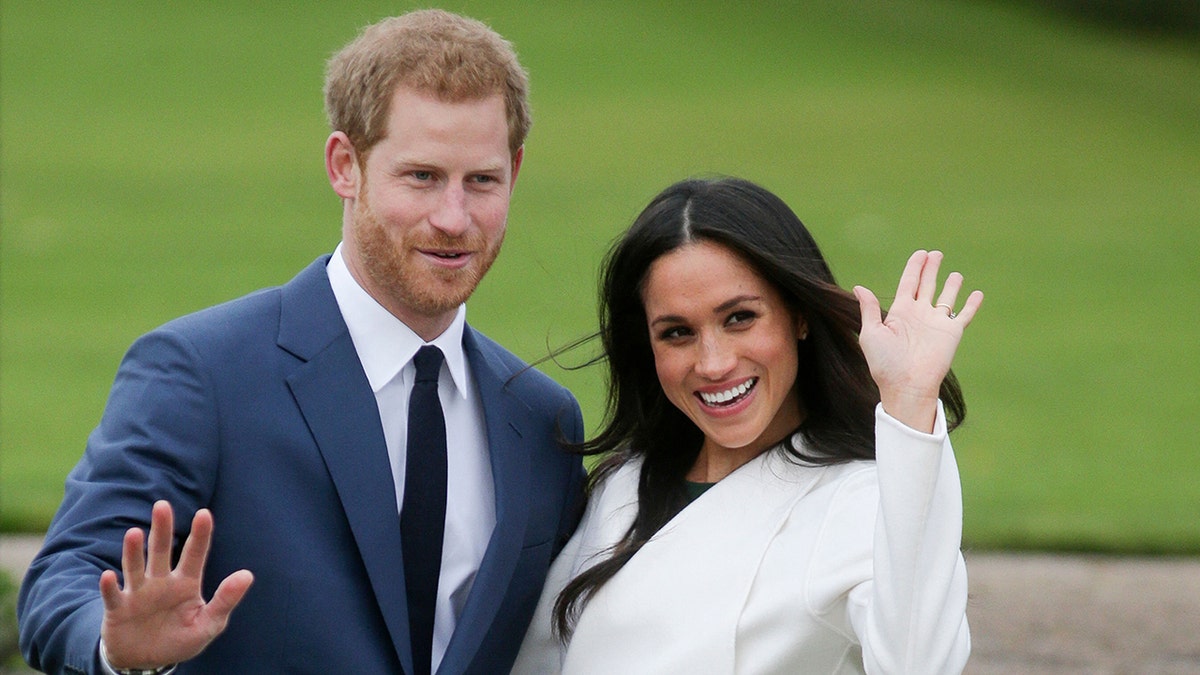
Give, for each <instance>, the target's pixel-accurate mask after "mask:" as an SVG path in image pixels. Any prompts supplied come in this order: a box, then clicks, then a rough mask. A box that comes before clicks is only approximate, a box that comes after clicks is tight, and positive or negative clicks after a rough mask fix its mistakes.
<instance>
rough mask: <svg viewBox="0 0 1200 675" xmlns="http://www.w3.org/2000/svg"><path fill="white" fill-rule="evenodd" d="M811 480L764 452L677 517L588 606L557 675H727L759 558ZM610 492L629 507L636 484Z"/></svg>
mask: <svg viewBox="0 0 1200 675" xmlns="http://www.w3.org/2000/svg"><path fill="white" fill-rule="evenodd" d="M820 472H821V469H816V470H813V469H811V468H809V467H803V466H801V465H799V464H796V463H794V462H792V461H789V460H788V459H787V458H785V457H783V456H782V453H781V452H779V451H768V452H765V453H763V454H762V455H759V456H758V457H757V458H755V459H753V460H751V461H750V462H748V463H747V464H745V465H744V466H742V467H740V468H739V469H737V470H736V471H734V472H733V473H731V474H730V475H729V476H727V477H725V479H723V480H722V481H720V482H719V483H717V484H716V485H715V486H713V487H712V489H710V490H709V491H708V492H706V493H705V494H704V495H702V496H701V497H700V498H699V499H697V500H696V501H695V502H693V503H692V504H690V505H688V506H687V507H686V508H684V509H683V510H682V511H680V512H679V513H678V514H677V515H676V516H675V517H674V518H673V519H672V520H671V521H670V522H668V523H667V524H666V525H664V526H663V527H662V529H661V530H659V531H658V533H657V534H655V535H654V537H652V538H651V539H650V541H648V542H646V544H645V545H644V546H643V547H642V548H641V550H639V551H638V552H637V553H636V554H635V555H634V556H633V558H631V559H630V560H629V562H627V563H626V564H625V566H624V567H623V568H622V569H621V571H620V572H618V573H617V574H616V575H615V576H614V577H613V578H611V579H610V580H609V581H608V583H606V584H605V585H604V587H603V588H601V589H600V590H599V591H597V592H596V594H595V595H594V596H593V597H592V598H591V599H590V600H589V601H588V604H587V607H586V609H585V610H584V611H583V613H582V614H581V615H580V617H579V622H578V624H577V625H576V627H575V632H574V635H573V637H572V639H571V647H570V652H569V654H568V656H567V662H566V664H565V668H564V670H565V671H572V667H575V668H578V664H581V663H582V664H587V663H596V662H604V663H607V664H609V665H611V666H612V672H629V671H632V670H637V671H640V672H714V673H731V672H734V670H735V666H734V662H733V657H734V654H735V653H736V649H735V645H734V640H735V638H736V635H737V625H738V621H739V620H740V618H741V615H742V610H743V608H744V605H745V600H746V597H747V595H748V594H749V592H750V586H751V585H752V584H753V582H754V580H755V578H756V575H757V573H758V565H759V563H760V562H761V556H762V553H763V551H765V550H766V548H767V546H768V545H769V542H770V540H771V538H772V537H774V536H775V533H776V532H777V530H778V527H779V526H780V524H781V523H782V522H783V521H784V519H786V517H787V514H788V513H790V511H791V509H792V506H793V505H794V504H795V502H796V501H797V500H798V499H800V498H801V497H802V496H803V495H804V494H805V493H806V492H808V491H809V490H810V489H811V488H812V485H813V483H814V480H815V479H816V477H817V476H818V475H819V474H820ZM614 477H616V476H614ZM614 487H618V486H614ZM608 489H610V488H606V491H607V490H608ZM619 489H620V490H621V492H620V493H617V494H614V495H613V497H612V498H613V499H614V500H617V501H615V502H614V503H636V501H637V477H636V475H634V476H630V477H628V478H627V479H626V480H625V481H624V482H623V483H622V485H621V486H619ZM605 497H606V498H608V495H607V494H606V495H605ZM622 497H623V499H622ZM621 534H623V532H621ZM630 607H637V608H638V611H636V612H631V611H629V608H630ZM664 626H666V627H669V629H668V630H667V632H665V633H664V632H663V627H664ZM614 644H625V645H626V646H627V648H626V649H623V650H618V651H613V645H614ZM594 659H603V660H602V661H596V660H594ZM622 659H627V660H631V661H632V662H630V663H626V662H624V661H622ZM685 664H686V665H685Z"/></svg>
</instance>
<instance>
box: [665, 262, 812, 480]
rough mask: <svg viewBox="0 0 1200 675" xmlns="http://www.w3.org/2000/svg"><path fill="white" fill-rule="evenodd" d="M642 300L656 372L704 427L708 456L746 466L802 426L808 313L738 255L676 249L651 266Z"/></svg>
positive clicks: (672, 395) (680, 405)
mask: <svg viewBox="0 0 1200 675" xmlns="http://www.w3.org/2000/svg"><path fill="white" fill-rule="evenodd" d="M642 303H643V306H644V307H645V310H646V321H647V324H648V328H649V331H650V345H651V348H652V349H653V351H654V364H655V369H656V370H657V372H658V380H659V382H660V383H661V384H662V388H663V391H664V392H665V393H666V395H667V398H668V399H669V400H670V401H671V403H673V404H675V406H676V407H678V408H679V409H680V410H681V411H683V413H684V414H685V415H687V416H688V417H689V418H690V419H691V420H692V422H694V423H695V424H696V426H697V427H699V428H700V430H701V431H702V432H703V433H704V439H705V440H704V446H703V448H702V449H701V454H702V455H703V454H704V453H705V452H710V453H711V452H714V451H720V452H726V453H729V452H732V453H735V455H736V456H738V457H740V461H736V462H735V466H740V464H741V463H744V462H746V461H749V460H750V459H751V458H753V457H755V456H757V455H758V454H759V453H761V452H762V451H763V450H765V449H766V448H768V447H770V446H771V445H773V444H774V443H776V442H778V441H779V440H780V439H782V438H783V437H784V436H786V435H787V434H788V433H790V432H791V431H792V430H794V429H795V428H796V427H797V426H799V424H800V421H801V412H800V400H799V395H798V394H797V393H796V387H795V382H796V370H797V367H798V357H797V340H798V336H799V334H800V333H801V332H803V331H804V319H803V318H802V317H797V316H794V315H793V313H792V312H791V311H790V310H789V309H788V307H787V306H786V305H785V304H784V302H783V298H782V297H781V296H780V295H779V293H778V291H776V290H775V287H774V286H772V285H771V284H770V283H768V282H767V281H766V280H765V279H763V278H762V277H761V276H759V274H758V273H757V272H756V271H755V270H754V269H753V268H752V267H750V265H749V264H747V263H746V262H745V261H743V259H742V258H741V257H739V256H738V255H737V254H735V253H733V252H732V251H731V250H730V249H728V248H726V247H725V246H722V245H720V244H715V243H712V242H706V241H702V242H698V243H694V244H688V245H685V246H683V247H681V248H678V249H675V250H674V251H671V252H670V253H667V254H666V255H664V256H662V257H661V258H659V259H658V260H656V261H654V263H653V264H652V265H651V266H650V269H649V271H648V272H647V275H646V282H645V285H644V287H643V291H642ZM727 459H728V458H727Z"/></svg>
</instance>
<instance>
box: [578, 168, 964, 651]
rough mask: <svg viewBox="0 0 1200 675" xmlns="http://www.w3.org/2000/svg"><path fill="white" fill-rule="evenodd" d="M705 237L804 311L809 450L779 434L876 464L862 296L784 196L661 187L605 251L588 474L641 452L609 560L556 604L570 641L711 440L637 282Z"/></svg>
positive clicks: (683, 499) (802, 366)
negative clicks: (676, 388)
mask: <svg viewBox="0 0 1200 675" xmlns="http://www.w3.org/2000/svg"><path fill="white" fill-rule="evenodd" d="M699 241H708V242H713V243H716V244H720V245H722V246H725V247H727V248H728V249H729V250H731V251H733V252H735V253H736V254H738V255H739V256H741V257H742V259H743V260H745V261H746V262H747V263H749V264H750V266H751V267H752V268H754V270H755V271H757V272H758V274H759V275H761V276H762V278H763V279H766V280H767V281H768V282H769V283H771V284H772V285H773V286H774V287H775V288H776V290H778V291H779V293H780V295H781V296H782V297H783V299H784V302H785V303H787V304H788V306H789V308H790V309H791V310H792V312H793V313H795V314H796V315H799V316H803V317H804V320H805V323H806V325H807V328H808V336H807V338H806V339H804V340H801V341H799V342H798V343H797V351H798V356H799V370H798V372H797V374H796V385H795V386H796V387H797V391H798V392H799V395H800V400H801V401H802V404H803V406H804V410H805V418H804V421H803V422H802V423H801V425H800V427H799V428H798V429H796V432H798V433H799V434H800V436H801V437H802V438H803V440H804V443H803V445H804V448H805V450H802V449H801V448H800V447H796V446H794V445H792V443H791V441H790V435H789V440H785V441H784V447H785V449H786V450H787V451H788V452H789V453H791V455H793V457H794V458H795V459H796V460H797V461H803V462H808V463H812V464H834V463H840V462H847V461H851V460H855V459H874V457H875V431H874V430H875V427H874V424H875V423H874V419H875V418H874V409H875V405H876V404H877V403H878V402H879V390H878V387H877V386H876V385H875V381H874V380H873V379H872V378H871V374H870V371H869V370H868V368H867V361H866V358H865V357H864V356H863V353H862V350H861V349H860V348H859V345H858V332H859V330H860V329H861V326H862V318H861V316H862V315H861V313H860V310H859V306H858V300H857V299H856V298H855V297H854V295H853V294H852V293H850V292H849V291H846V290H844V289H842V288H840V287H839V286H838V285H837V283H836V282H835V281H834V278H833V273H832V272H831V271H830V269H829V265H828V264H827V263H826V262H825V258H824V257H823V256H822V255H821V251H820V249H819V248H818V247H817V242H816V241H815V240H814V239H813V237H812V235H811V234H809V232H808V229H807V228H805V227H804V224H803V223H801V222H800V219H799V218H797V217H796V214H795V213H793V212H792V210H791V209H790V208H788V206H787V204H785V203H784V202H783V200H781V199H780V198H779V197H777V196H775V195H774V194H772V193H771V192H769V191H767V190H766V189H764V188H762V187H760V186H758V185H755V184H754V183H751V182H749V181H745V180H741V179H736V178H720V179H691V180H685V181H682V182H679V183H676V184H674V185H672V186H670V187H668V188H667V189H666V190H663V191H662V192H661V193H659V194H658V196H656V197H655V198H654V199H653V200H652V201H651V202H650V204H649V205H648V206H647V207H646V208H645V209H644V210H643V211H642V212H641V214H640V215H639V216H638V217H637V219H636V220H635V221H634V222H633V225H632V226H630V228H629V230H628V231H626V232H625V234H624V235H622V236H621V237H620V239H618V240H617V242H616V243H615V244H614V245H613V247H612V249H611V250H610V251H609V252H608V255H607V256H606V258H605V261H604V266H603V271H602V275H601V281H600V331H599V336H600V339H601V342H602V346H603V350H604V353H603V356H604V360H605V361H606V362H607V364H608V378H609V388H608V404H607V407H606V412H605V423H604V427H603V429H602V430H601V431H600V433H599V435H597V436H596V437H595V438H594V439H592V440H590V441H588V442H587V443H585V444H584V445H583V446H582V448H581V452H583V453H584V454H602V453H608V454H609V456H608V457H607V458H606V459H605V460H604V461H602V462H601V463H600V465H599V466H598V467H597V468H596V470H595V471H594V472H593V474H592V477H591V486H592V487H595V486H596V485H597V484H598V483H599V482H600V481H602V480H603V479H604V477H605V476H607V475H609V474H610V473H612V472H613V471H614V470H615V469H616V468H618V467H620V466H621V465H623V464H624V463H626V462H627V461H629V460H630V459H632V458H635V457H641V458H642V467H641V476H640V479H639V481H638V510H637V515H636V517H635V518H634V521H633V525H632V526H631V527H630V529H629V531H628V532H627V533H626V534H625V536H624V537H623V538H622V539H621V541H619V542H618V543H617V544H616V546H615V547H614V548H613V550H612V554H611V556H610V557H609V558H608V559H606V560H604V561H602V562H600V563H597V564H596V565H595V566H593V567H591V568H590V569H588V570H586V571H585V572H583V573H582V574H580V575H579V576H578V577H576V578H575V579H573V580H572V581H571V582H569V583H568V584H567V586H566V588H564V589H563V592H562V593H561V594H560V595H559V597H558V600H557V602H556V603H555V607H554V628H555V631H556V632H557V633H558V635H559V636H560V637H562V638H563V639H564V640H565V639H567V638H569V636H570V633H571V630H572V628H573V624H574V620H575V618H576V617H577V616H578V613H579V612H580V611H581V610H582V608H583V605H584V604H586V603H587V601H588V599H589V598H590V597H591V596H592V594H593V593H595V592H596V591H597V590H598V589H599V588H600V587H601V586H603V585H604V583H605V582H607V581H608V580H609V579H610V578H612V576H613V575H614V574H616V573H617V572H618V571H619V570H620V569H621V567H622V566H624V564H625V563H626V562H627V561H628V560H629V559H630V558H632V557H633V555H634V554H635V553H637V551H638V550H639V549H640V548H641V546H642V544H644V543H645V542H646V541H647V540H649V539H650V537H651V536H653V535H654V533H655V532H657V531H658V530H659V528H661V527H662V526H663V525H665V524H666V523H667V521H669V520H670V519H671V518H673V517H674V516H675V515H676V514H677V513H679V511H680V510H682V509H683V507H684V506H686V505H687V495H686V491H685V479H684V477H685V476H686V474H687V472H688V470H689V469H691V467H692V464H693V463H694V462H695V460H696V457H697V456H698V454H699V451H700V445H701V443H702V442H703V440H704V437H703V434H702V433H701V431H700V430H699V429H698V428H697V427H696V426H695V424H693V423H692V421H691V420H689V419H688V418H687V417H686V416H685V415H684V414H683V413H682V412H681V411H680V410H679V409H678V408H676V407H675V406H674V405H673V404H672V403H671V402H670V401H669V400H667V397H666V395H665V394H664V393H663V390H662V387H661V385H660V384H659V381H658V377H657V374H656V371H655V366H654V355H653V352H652V351H651V346H650V335H649V330H648V329H647V326H646V315H645V311H644V309H643V306H642V287H643V284H644V283H645V278H646V274H647V272H648V271H649V269H650V266H651V264H652V263H653V262H654V261H655V260H657V259H658V258H659V257H661V256H663V255H664V254H666V253H669V252H671V251H673V250H675V249H677V248H679V247H681V246H684V245H687V244H691V243H695V242H699ZM941 398H942V401H943V403H944V405H945V409H946V418H947V425H948V426H949V427H950V428H954V427H955V426H957V425H958V424H959V423H960V422H961V421H962V419H963V417H964V416H965V414H966V406H965V404H964V402H963V398H962V392H961V390H960V389H959V386H958V383H957V381H956V380H955V378H954V376H953V374H950V375H948V376H947V377H946V379H945V381H944V382H943V383H942V387H941Z"/></svg>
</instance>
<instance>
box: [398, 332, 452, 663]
mask: <svg viewBox="0 0 1200 675" xmlns="http://www.w3.org/2000/svg"><path fill="white" fill-rule="evenodd" d="M413 362H414V363H415V364H416V366H417V377H416V381H415V383H414V384H413V389H412V396H411V397H410V398H409V400H408V448H407V451H406V460H405V462H406V465H405V469H404V504H403V505H402V506H401V507H400V537H401V541H400V543H401V546H402V548H403V551H404V580H405V585H406V591H407V593H408V627H409V638H410V640H411V642H412V650H413V667H414V668H415V670H416V672H415V674H414V675H428V674H429V673H430V671H431V669H432V664H433V617H434V610H435V609H436V607H437V589H438V575H439V574H440V572H441V568H442V536H443V534H444V533H445V529H446V419H445V418H444V417H443V416H442V404H441V402H440V401H438V372H439V371H440V370H441V369H442V352H441V351H440V350H439V349H438V348H437V347H433V346H428V345H427V346H425V347H421V349H420V350H419V351H418V352H417V355H416V356H415V357H413Z"/></svg>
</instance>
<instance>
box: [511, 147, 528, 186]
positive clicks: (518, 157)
mask: <svg viewBox="0 0 1200 675" xmlns="http://www.w3.org/2000/svg"><path fill="white" fill-rule="evenodd" d="M524 159H525V146H524V145H522V146H521V147H519V148H517V152H516V154H514V155H513V160H512V180H510V181H509V182H508V193H509V194H512V191H513V190H514V189H515V188H516V187H517V174H518V173H520V172H521V161H522V160H524Z"/></svg>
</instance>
